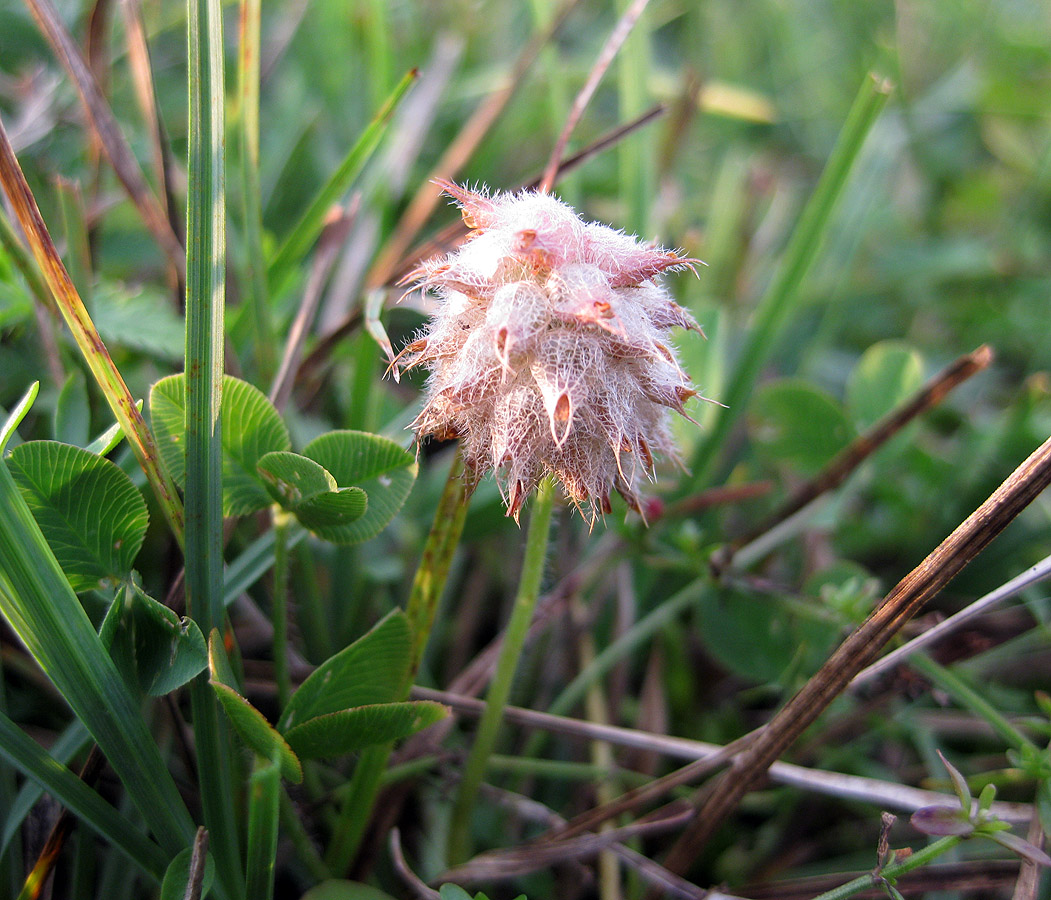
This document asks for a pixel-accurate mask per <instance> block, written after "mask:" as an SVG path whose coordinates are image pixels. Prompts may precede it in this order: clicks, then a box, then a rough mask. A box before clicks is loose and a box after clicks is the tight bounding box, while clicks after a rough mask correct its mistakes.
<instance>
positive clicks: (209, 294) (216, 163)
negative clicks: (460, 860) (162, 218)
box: [185, 0, 244, 898]
mask: <svg viewBox="0 0 1051 900" xmlns="http://www.w3.org/2000/svg"><path fill="white" fill-rule="evenodd" d="M188 20H189V30H188V44H189V60H190V65H189V81H190V85H189V87H190V91H189V93H190V129H189V134H190V140H189V161H188V167H187V168H188V185H189V190H188V193H187V202H186V230H187V235H186V554H185V557H186V603H187V609H188V611H189V613H190V615H191V616H192V617H193V618H194V619H195V620H196V622H197V624H198V625H199V626H200V628H201V631H202V632H204V633H205V634H210V633H211V631H212V629H213V628H219V627H221V626H222V622H223V617H224V607H223V568H222V566H223V509H222V468H221V463H222V444H221V442H222V426H221V422H220V407H221V399H222V398H221V392H222V378H223V338H224V329H223V318H224V307H225V295H226V197H225V175H226V160H225V151H224V146H223V135H224V131H223V129H224V102H225V88H224V80H223V30H222V5H221V2H220V0H189V2H188ZM190 703H191V708H192V713H193V726H194V742H195V745H196V749H197V771H198V778H199V782H200V783H199V789H200V795H201V805H202V808H203V811H204V822H205V825H206V827H207V828H208V831H209V833H210V836H211V848H212V854H213V856H214V857H215V862H216V870H217V875H218V879H219V886H220V888H221V893H222V894H223V895H225V896H226V897H229V898H236V897H243V896H244V867H243V864H242V862H241V847H240V841H239V838H238V833H237V815H236V807H235V804H234V800H233V789H234V779H233V778H232V777H231V772H232V770H233V765H232V761H231V754H230V746H229V732H228V731H227V729H226V728H225V727H224V726H225V723H224V722H223V721H222V720H220V718H219V710H218V703H217V701H216V698H215V694H214V692H213V691H212V689H211V687H210V686H209V684H208V675H207V673H205V674H203V675H201V676H199V677H198V678H196V679H195V680H194V681H193V683H192V685H191V690H190Z"/></svg>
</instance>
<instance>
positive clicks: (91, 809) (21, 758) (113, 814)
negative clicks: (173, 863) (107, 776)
mask: <svg viewBox="0 0 1051 900" xmlns="http://www.w3.org/2000/svg"><path fill="white" fill-rule="evenodd" d="M0 755H2V756H3V757H4V759H5V760H7V762H9V763H10V764H11V765H13V766H14V767H16V768H17V769H18V770H19V771H20V772H22V774H24V775H25V776H26V777H27V778H30V779H32V780H33V781H35V782H37V783H38V784H39V785H40V786H41V787H42V788H43V789H44V790H46V791H47V792H48V793H49V794H50V795H51V796H52V797H54V798H55V799H56V800H57V801H58V802H59V803H61V804H62V805H63V806H65V807H66V808H67V809H68V810H70V812H72V813H73V814H74V815H75V816H76V817H77V818H78V819H80V820H81V821H82V822H83V823H84V824H85V825H87V826H88V827H89V828H91V829H92V830H93V831H96V832H97V833H98V834H99V835H100V836H101V837H102V838H103V839H104V840H106V841H109V843H111V844H112V845H113V846H114V847H116V848H117V849H118V850H119V851H120V852H121V853H123V854H124V855H125V856H127V857H128V859H130V860H131V861H132V862H133V863H135V865H137V866H138V867H139V868H140V869H142V871H143V872H145V873H146V874H147V875H148V876H150V877H151V878H153V879H155V880H156V881H158V882H159V881H160V879H161V878H162V877H163V875H164V870H165V868H166V867H167V865H168V858H169V857H168V854H167V853H165V852H164V850H162V849H161V848H160V847H159V846H158V845H157V844H155V843H154V842H153V841H151V840H150V839H149V838H147V837H146V836H145V835H144V834H142V833H141V831H139V829H138V828H136V827H135V825H134V823H132V822H130V821H129V820H128V819H127V818H126V817H124V816H122V815H121V814H120V813H119V812H118V811H117V810H115V809H114V808H113V807H112V806H110V805H109V804H108V803H107V802H106V801H105V800H103V799H102V798H101V797H100V796H99V795H98V794H96V793H95V792H94V791H93V790H92V789H91V788H89V787H88V786H87V785H86V784H84V782H83V781H81V780H80V779H79V778H77V776H76V774H75V773H73V772H71V771H70V770H69V769H67V768H66V767H65V766H63V765H62V764H61V763H59V762H58V761H57V760H55V759H54V758H53V757H52V756H50V755H48V753H47V751H46V750H44V748H43V747H41V746H40V745H39V744H38V743H37V742H36V741H34V740H33V739H32V738H31V737H28V736H27V735H26V734H24V733H23V732H22V729H20V728H19V727H18V726H17V725H16V724H15V723H14V722H12V721H11V720H10V719H9V718H7V716H4V715H0Z"/></svg>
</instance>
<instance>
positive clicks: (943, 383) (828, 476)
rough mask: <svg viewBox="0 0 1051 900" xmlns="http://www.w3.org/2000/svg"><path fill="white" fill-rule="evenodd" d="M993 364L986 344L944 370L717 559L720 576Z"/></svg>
mask: <svg viewBox="0 0 1051 900" xmlns="http://www.w3.org/2000/svg"><path fill="white" fill-rule="evenodd" d="M992 361H993V351H992V348H991V347H989V346H988V345H987V344H983V345H982V346H981V347H979V348H978V349H977V350H974V351H972V352H971V353H966V354H964V355H963V356H961V357H960V358H959V359H957V360H956V361H955V362H953V363H951V364H950V365H948V366H947V367H946V368H944V369H942V371H941V372H939V373H938V374H937V375H935V376H934V377H933V378H931V380H930V381H928V382H927V383H926V384H925V385H924V386H923V387H922V388H920V390H919V391H917V392H916V393H915V394H914V395H913V396H912V397H910V398H909V399H908V400H907V401H906V402H905V403H903V404H902V405H901V406H899V407H898V408H897V409H895V410H892V411H891V412H890V413H889V414H888V415H886V416H884V417H883V418H882V419H880V421H878V422H876V424H874V425H873V426H872V427H871V428H869V429H868V431H866V432H865V433H864V434H861V435H859V436H858V437H857V438H855V439H854V440H853V441H852V442H851V443H850V444H849V446H847V447H845V448H844V449H843V450H842V451H840V452H839V453H838V454H837V455H836V456H835V457H834V458H833V459H832V461H831V462H829V463H828V465H827V466H825V468H824V469H822V470H821V471H820V472H818V474H817V475H815V476H814V477H813V478H811V479H810V480H809V481H807V482H806V483H805V484H803V485H802V486H800V487H799V489H798V490H796V491H795V493H793V494H792V496H791V497H789V498H788V500H786V501H785V503H784V504H783V505H782V506H781V507H780V508H779V509H778V510H777V511H776V512H774V513H773V514H772V515H771V516H770V517H769V518H768V519H766V520H765V521H764V522H762V523H761V524H759V525H757V526H756V527H755V528H753V529H752V530H751V531H749V532H748V533H747V534H744V535H742V536H741V537H739V538H737V539H736V540H734V542H733V543H732V544H730V545H728V546H727V547H724V548H723V549H722V550H721V551H719V552H718V553H716V554H715V555H713V557H712V561H711V565H712V569H713V570H714V571H715V572H717V573H718V572H721V571H723V570H724V569H726V568H728V567H729V566H731V565H732V564H733V560H734V556H735V555H736V554H737V552H738V551H739V550H740V549H741V548H742V547H744V546H746V545H748V544H750V543H752V541H754V540H756V539H757V538H759V537H761V536H762V535H765V534H768V533H769V532H770V531H772V530H773V529H774V528H775V527H777V526H778V525H780V524H781V523H782V522H784V521H786V520H787V519H789V518H790V517H792V516H793V515H795V514H796V513H797V512H799V511H800V510H801V509H803V507H805V506H806V505H807V504H809V503H811V502H813V501H814V500H816V499H817V498H818V497H820V496H821V495H822V494H825V493H827V492H828V491H832V490H835V489H836V488H837V487H839V486H840V485H841V484H843V482H844V481H846V480H847V478H849V477H850V475H851V473H852V472H853V471H854V470H855V469H857V467H858V466H860V465H861V464H862V463H863V462H864V461H865V460H866V459H868V458H869V457H870V456H871V455H872V454H873V453H875V452H876V451H877V450H878V449H879V448H880V447H882V446H883V445H884V444H885V443H887V441H889V440H890V439H891V438H892V437H894V436H895V435H896V434H898V432H900V431H901V430H902V429H903V428H904V427H905V426H906V425H908V424H909V422H911V421H912V420H913V419H915V418H917V417H918V416H920V415H922V414H923V413H925V412H927V410H929V409H932V408H933V407H935V406H937V405H938V404H939V403H941V402H942V400H944V399H945V397H946V396H947V395H948V394H949V392H950V391H952V390H953V389H954V388H956V387H957V386H959V385H960V384H962V383H963V382H965V381H966V380H967V379H968V378H970V377H971V376H972V375H976V374H977V373H978V372H981V371H982V370H983V369H986V368H988V366H989V364H990V363H992Z"/></svg>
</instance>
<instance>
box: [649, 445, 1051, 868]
mask: <svg viewBox="0 0 1051 900" xmlns="http://www.w3.org/2000/svg"><path fill="white" fill-rule="evenodd" d="M1048 484H1051V438H1049V439H1048V440H1047V441H1045V442H1044V443H1043V444H1042V445H1041V446H1040V447H1039V448H1037V449H1036V450H1035V451H1034V452H1033V453H1032V454H1031V455H1030V456H1029V458H1028V459H1026V460H1025V462H1023V463H1022V464H1021V465H1020V466H1019V467H1018V468H1017V469H1015V471H1014V472H1013V473H1012V474H1011V475H1010V477H1008V479H1007V480H1006V481H1004V483H1003V484H1002V485H1000V487H998V488H997V489H996V490H995V491H994V492H993V493H992V494H991V495H990V496H989V498H988V499H987V500H986V501H985V502H984V503H983V504H982V505H981V506H980V507H978V509H977V510H975V511H974V512H973V513H971V515H970V516H968V517H967V519H966V520H964V522H963V523H962V524H961V525H960V526H959V527H957V528H956V530H955V531H953V533H952V534H950V535H949V536H948V537H947V538H946V539H945V540H944V541H942V542H941V543H940V544H939V545H938V546H937V548H935V550H934V551H933V552H932V553H930V555H929V556H927V558H926V559H924V560H923V562H921V563H920V564H919V565H918V566H917V567H916V568H915V569H913V570H912V571H911V572H910V573H909V574H908V575H906V576H905V578H903V579H902V580H901V581H900V582H898V584H897V585H896V586H895V587H894V589H893V590H891V592H890V593H889V594H887V596H886V597H885V598H884V600H883V602H882V603H880V605H879V606H878V607H877V609H876V611H875V612H873V613H872V615H870V616H869V618H868V619H866V620H865V622H864V623H862V625H861V626H859V627H858V628H857V630H855V631H854V632H853V634H851V635H850V636H849V637H848V638H847V639H846V640H845V641H843V643H842V644H840V646H839V647H838V648H837V649H836V651H835V652H834V653H833V654H832V655H831V656H830V657H829V658H828V660H827V661H826V662H825V664H824V665H823V666H822V667H821V669H820V670H819V671H818V672H817V674H815V675H814V677H813V678H811V679H810V680H809V681H808V682H807V684H806V685H805V686H804V687H803V689H802V690H801V691H800V692H799V693H798V694H796V695H795V697H793V698H792V699H791V700H789V702H788V703H787V704H786V705H785V706H784V707H783V708H782V709H781V711H780V712H779V713H777V714H776V715H775V716H774V718H773V719H772V720H771V721H770V722H769V724H767V725H766V726H765V727H764V728H763V729H762V731H761V732H760V733H759V735H758V736H757V737H756V739H755V740H754V741H753V742H752V743H751V744H750V745H749V747H748V749H747V750H745V751H744V752H743V753H741V754H740V756H738V758H737V759H736V760H735V761H734V765H733V768H732V770H731V771H729V772H727V773H725V774H724V776H723V777H722V778H720V779H719V781H718V782H717V784H716V786H715V789H714V791H713V792H712V794H711V796H710V797H709V798H708V800H707V802H705V803H704V805H703V806H702V807H701V808H700V812H699V814H698V816H697V818H696V819H695V820H694V821H693V823H692V824H691V825H690V826H689V827H688V828H687V829H686V831H685V832H684V833H683V835H682V836H681V837H680V838H679V840H678V841H677V842H676V844H675V845H674V846H673V847H672V849H671V851H670V852H669V854H668V857H667V858H666V859H665V861H664V865H665V867H666V868H668V869H671V871H673V872H676V873H679V874H681V873H682V872H683V871H685V869H686V868H688V867H689V865H690V864H691V863H692V862H693V860H694V859H695V858H696V857H697V855H698V853H699V852H700V851H701V850H702V849H703V847H704V846H705V844H707V842H708V840H709V839H710V838H711V837H712V835H713V834H714V833H715V832H716V830H717V829H718V828H719V826H720V825H721V824H722V823H723V822H724V821H725V820H726V818H727V817H728V816H729V815H730V814H731V813H732V812H733V810H734V809H735V808H736V807H737V804H738V802H739V801H740V800H741V798H742V797H743V796H744V795H745V794H746V793H747V792H748V790H749V789H750V788H751V786H752V785H753V784H755V783H756V781H757V780H758V779H760V778H762V777H763V775H764V774H765V773H766V771H767V769H768V768H769V767H770V765H771V764H772V763H773V762H774V760H776V759H777V758H778V757H779V756H780V755H781V754H782V753H783V752H784V751H785V750H786V749H788V747H789V746H791V744H792V743H793V742H794V741H795V740H796V738H798V737H799V735H801V734H802V733H803V731H805V730H806V729H807V728H808V727H809V726H810V724H811V723H813V722H814V720H815V719H817V717H818V716H819V715H820V714H821V713H822V712H823V711H824V710H825V709H826V708H827V707H828V705H829V704H830V703H832V701H833V700H835V699H836V697H838V696H839V694H840V693H842V691H843V690H844V689H845V688H846V686H847V685H848V684H849V683H850V680H851V679H852V678H853V677H854V676H855V675H856V674H857V673H858V672H860V671H861V670H862V669H864V668H865V666H867V665H868V664H869V663H870V662H871V661H872V660H873V659H874V658H875V657H876V655H877V654H878V653H879V651H880V650H881V649H882V648H883V647H884V645H886V643H887V642H888V641H889V640H890V639H891V638H892V637H893V636H894V635H895V634H897V632H898V631H899V630H900V629H901V628H902V626H903V625H905V623H906V622H908V620H909V619H910V618H911V617H912V616H913V615H914V614H915V613H916V612H917V611H918V610H919V609H920V608H921V607H922V606H923V605H924V603H926V602H927V601H928V600H930V599H931V598H932V597H933V596H935V594H937V593H938V592H939V591H940V590H941V589H942V588H943V587H945V585H947V584H948V583H949V582H950V581H951V580H952V579H953V578H954V577H955V576H956V575H957V574H958V573H959V572H960V570H962V569H963V568H964V566H966V565H967V564H968V563H969V562H970V561H971V560H972V559H973V558H974V557H975V556H976V555H977V554H978V553H980V552H981V551H982V550H983V549H984V548H985V547H986V545H988V544H989V542H990V541H992V539H993V538H994V537H996V536H997V535H998V534H999V533H1000V532H1001V531H1003V529H1004V528H1006V527H1007V525H1008V524H1009V523H1010V522H1011V521H1012V520H1013V519H1014V518H1015V516H1017V515H1018V514H1019V513H1020V512H1021V511H1022V510H1023V509H1025V507H1026V506H1028V505H1029V503H1031V502H1032V501H1033V500H1034V499H1035V498H1036V497H1037V496H1038V495H1039V494H1040V493H1041V492H1042V491H1043V490H1044V488H1046V487H1047V486H1048Z"/></svg>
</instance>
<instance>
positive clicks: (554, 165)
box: [539, 0, 649, 194]
mask: <svg viewBox="0 0 1051 900" xmlns="http://www.w3.org/2000/svg"><path fill="white" fill-rule="evenodd" d="M648 4H649V0H635V2H634V3H632V4H631V6H629V7H628V8H627V10H625V12H624V15H622V16H621V17H620V19H619V20H618V22H617V24H616V27H614V29H613V31H612V32H611V33H610V36H609V37H608V38H607V39H606V43H605V44H603V46H602V50H601V51H600V52H599V55H598V58H597V59H596V60H595V65H593V66H592V67H591V71H590V72H589V73H588V77H587V81H585V82H584V87H583V88H581V89H580V93H578V94H577V96H576V98H575V99H574V100H573V106H572V107H571V108H570V110H569V116H568V117H567V118H566V124H565V125H564V126H563V127H562V133H561V134H560V135H559V136H558V140H557V141H555V146H554V149H553V150H552V151H551V157H550V159H549V160H548V162H547V168H546V169H544V175H543V177H542V178H541V179H540V185H539V189H540V191H541V192H542V193H545V194H546V193H547V192H548V191H550V190H551V188H553V187H554V186H555V179H556V178H557V177H558V169H559V164H560V163H561V161H562V154H563V153H565V152H566V145H567V144H568V143H569V137H570V135H572V134H573V129H574V128H576V127H577V123H578V122H579V121H580V117H581V116H582V115H584V110H585V109H587V106H588V104H589V103H590V102H591V98H592V97H593V96H594V94H595V91H596V90H597V89H598V86H599V82H600V81H602V76H603V75H605V74H606V70H607V69H608V68H609V67H610V65H611V64H612V62H613V60H614V58H615V57H616V55H617V53H618V52H619V51H620V48H621V47H622V46H623V45H624V42H625V41H626V40H627V39H628V35H629V34H631V30H632V29H633V28H634V27H635V23H636V22H638V21H639V17H640V16H641V15H642V13H643V10H645V9H646V6H647V5H648Z"/></svg>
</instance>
